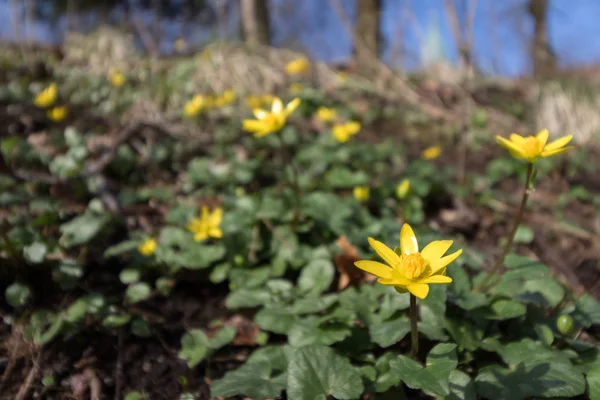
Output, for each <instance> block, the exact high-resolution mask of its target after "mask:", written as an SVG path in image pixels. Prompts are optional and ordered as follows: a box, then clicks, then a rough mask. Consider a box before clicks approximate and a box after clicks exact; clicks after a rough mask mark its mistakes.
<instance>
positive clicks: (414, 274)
mask: <svg viewBox="0 0 600 400" xmlns="http://www.w3.org/2000/svg"><path fill="white" fill-rule="evenodd" d="M426 267H427V263H426V262H425V259H424V258H423V257H422V256H421V253H415V254H411V255H409V256H404V257H403V258H402V271H403V272H404V276H406V277H407V278H408V279H417V278H418V277H420V276H421V275H423V272H425V268H426Z"/></svg>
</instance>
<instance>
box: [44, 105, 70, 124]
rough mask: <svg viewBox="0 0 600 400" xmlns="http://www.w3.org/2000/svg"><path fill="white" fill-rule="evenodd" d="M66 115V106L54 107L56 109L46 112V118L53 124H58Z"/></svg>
mask: <svg viewBox="0 0 600 400" xmlns="http://www.w3.org/2000/svg"><path fill="white" fill-rule="evenodd" d="M67 113H68V109H67V106H56V107H52V108H51V109H50V110H48V111H47V112H46V116H47V117H48V118H49V119H50V120H52V121H54V122H60V121H62V120H63V119H65V117H66V116H67Z"/></svg>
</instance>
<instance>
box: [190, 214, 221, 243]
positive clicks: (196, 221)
mask: <svg viewBox="0 0 600 400" xmlns="http://www.w3.org/2000/svg"><path fill="white" fill-rule="evenodd" d="M222 220H223V209H222V208H220V207H217V208H215V209H214V210H213V211H212V212H210V211H209V210H208V207H207V206H202V211H201V214H200V218H192V219H191V220H190V222H189V223H188V224H187V229H188V231H190V232H192V233H193V234H194V240H195V241H196V242H202V241H203V240H206V239H208V238H209V237H212V238H216V239H219V238H222V237H223V231H222V230H221V221H222Z"/></svg>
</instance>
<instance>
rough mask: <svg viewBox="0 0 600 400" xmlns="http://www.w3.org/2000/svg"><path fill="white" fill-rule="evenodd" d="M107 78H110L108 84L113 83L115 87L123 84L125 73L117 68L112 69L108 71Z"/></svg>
mask: <svg viewBox="0 0 600 400" xmlns="http://www.w3.org/2000/svg"><path fill="white" fill-rule="evenodd" d="M109 79H110V84H111V85H113V86H114V87H116V88H120V87H122V86H123V85H124V84H125V80H126V78H125V75H124V74H123V73H122V72H121V71H119V70H117V69H112V70H111V71H110V73H109Z"/></svg>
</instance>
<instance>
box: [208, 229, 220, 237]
mask: <svg viewBox="0 0 600 400" xmlns="http://www.w3.org/2000/svg"><path fill="white" fill-rule="evenodd" d="M208 236H210V237H214V238H222V237H223V231H222V230H221V228H210V230H209V231H208Z"/></svg>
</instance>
